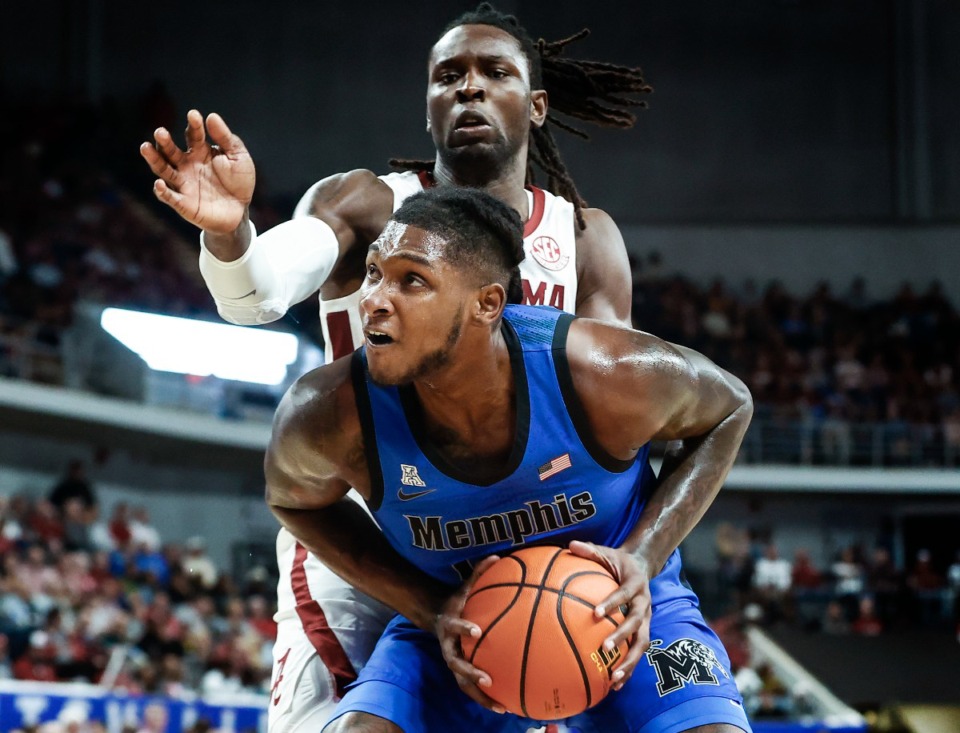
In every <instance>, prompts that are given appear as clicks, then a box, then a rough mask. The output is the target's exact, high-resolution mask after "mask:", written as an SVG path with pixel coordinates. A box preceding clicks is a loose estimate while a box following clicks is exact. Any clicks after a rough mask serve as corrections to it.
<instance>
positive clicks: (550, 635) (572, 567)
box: [461, 546, 628, 720]
mask: <svg viewBox="0 0 960 733" xmlns="http://www.w3.org/2000/svg"><path fill="white" fill-rule="evenodd" d="M618 586H619V584H618V583H617V581H616V580H614V579H613V576H612V575H610V573H609V572H608V571H607V569H606V568H604V567H603V566H602V565H600V564H598V563H596V562H594V561H593V560H588V559H585V558H582V557H577V556H576V555H574V554H572V553H571V552H570V551H569V550H565V549H563V548H561V547H546V546H541V547H529V548H525V549H522V550H518V551H517V552H515V553H513V554H512V555H507V556H506V557H503V558H500V560H498V561H497V562H495V563H494V564H493V565H491V566H490V567H489V568H488V569H487V570H486V571H485V572H484V573H483V575H481V576H480V577H479V578H478V579H477V583H476V585H474V587H473V590H472V591H471V593H470V595H469V597H468V598H467V603H466V606H465V607H464V609H463V617H464V618H465V619H468V620H470V621H472V622H473V623H475V624H477V625H478V626H479V627H480V629H481V635H480V636H479V637H478V638H473V637H470V636H463V637H462V638H461V644H462V646H463V653H464V656H465V657H466V659H467V660H468V661H469V662H470V663H471V664H473V665H474V666H476V667H478V668H479V669H482V670H483V671H484V672H486V673H487V674H488V675H490V678H491V680H492V681H493V685H492V687H489V688H483V691H484V692H485V693H487V694H488V695H489V696H490V697H492V698H493V699H494V700H496V701H497V702H499V703H500V704H501V705H503V706H504V707H505V708H506V709H507V710H509V711H510V712H512V713H516V714H517V715H523V716H525V717H527V718H534V719H536V720H559V719H561V718H568V717H570V716H571V715H576V714H578V713H581V712H583V711H584V710H586V709H587V708H589V707H591V706H593V705H596V704H597V703H598V702H600V701H601V700H602V699H603V698H604V697H606V695H607V693H608V692H610V675H611V674H612V673H613V668H614V666H615V665H616V663H617V662H619V661H620V659H621V658H622V656H623V655H624V654H626V652H627V649H628V644H627V643H626V642H623V643H621V644H620V646H619V647H618V648H616V649H614V650H612V651H607V650H606V649H603V648H602V646H601V645H602V644H603V640H604V639H606V638H607V636H609V635H610V634H611V633H612V632H613V630H614V629H616V628H617V627H618V626H619V625H620V624H621V623H622V622H623V614H622V613H621V612H620V610H619V609H608V610H607V615H606V616H605V617H604V618H602V619H597V618H596V617H595V616H594V614H593V609H594V607H595V606H596V605H597V604H598V603H599V602H600V601H603V600H604V599H605V598H607V596H609V595H610V594H611V593H612V592H613V591H614V590H616V589H617V587H618Z"/></svg>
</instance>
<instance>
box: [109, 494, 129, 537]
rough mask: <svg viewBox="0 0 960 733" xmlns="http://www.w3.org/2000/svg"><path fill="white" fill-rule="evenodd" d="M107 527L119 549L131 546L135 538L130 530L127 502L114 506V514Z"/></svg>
mask: <svg viewBox="0 0 960 733" xmlns="http://www.w3.org/2000/svg"><path fill="white" fill-rule="evenodd" d="M107 527H108V528H109V530H110V536H111V537H112V538H113V541H114V543H115V544H116V546H117V547H126V546H127V544H129V542H130V540H131V539H132V538H133V532H132V531H131V530H130V519H129V517H128V511H127V505H126V502H122V501H121V502H117V503H116V504H114V505H113V513H112V514H111V515H110V522H109V523H108V525H107Z"/></svg>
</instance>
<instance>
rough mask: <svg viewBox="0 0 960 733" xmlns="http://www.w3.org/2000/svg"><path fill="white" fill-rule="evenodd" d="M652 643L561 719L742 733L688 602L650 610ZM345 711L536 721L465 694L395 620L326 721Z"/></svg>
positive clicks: (708, 635)
mask: <svg viewBox="0 0 960 733" xmlns="http://www.w3.org/2000/svg"><path fill="white" fill-rule="evenodd" d="M650 640H651V644H650V648H649V649H648V650H647V652H646V653H645V654H644V656H643V658H641V660H640V662H639V664H638V665H637V667H636V669H635V670H634V673H633V676H632V677H631V678H630V679H629V681H628V682H627V684H626V685H624V687H623V688H622V689H620V690H618V691H612V692H611V693H610V694H609V695H607V697H606V698H605V699H604V700H603V701H602V702H601V703H599V704H598V705H596V706H594V707H592V708H590V709H589V710H587V711H585V712H583V713H581V714H579V715H576V716H573V717H571V718H569V719H567V721H566V725H567V726H568V727H570V728H574V729H576V730H579V731H581V733H680V731H685V730H688V729H690V728H695V727H697V726H700V725H708V724H711V723H729V724H731V725H735V726H738V727H739V728H741V729H743V730H744V731H746V732H747V733H750V731H751V729H750V724H749V722H748V721H747V716H746V714H745V713H744V710H743V701H742V700H741V698H740V693H739V692H738V691H737V686H736V684H734V681H733V677H732V674H731V672H730V660H729V659H728V658H727V653H726V651H725V650H724V648H723V645H722V644H721V643H720V640H719V639H718V638H717V636H716V634H714V633H713V631H711V630H710V628H709V627H708V626H707V625H706V623H705V622H704V620H703V616H702V615H701V614H700V610H699V609H698V608H697V607H696V605H695V604H693V603H692V602H690V601H688V600H678V601H673V602H669V603H665V604H664V605H663V606H658V607H656V608H655V609H654V612H653V616H652V622H651V627H650ZM349 712H366V713H369V714H371V715H375V716H378V717H380V718H385V719H387V720H390V721H392V722H393V723H395V724H396V725H398V726H399V727H400V728H401V729H403V731H404V733H449V731H455V730H482V731H491V732H495V733H525V731H527V730H528V729H529V728H531V727H536V726H537V725H540V724H541V723H542V721H534V722H532V723H531V721H530V719H528V718H523V717H520V716H517V715H512V714H510V713H507V714H504V715H499V714H497V713H494V712H492V711H490V710H487V709H486V708H484V707H483V706H481V705H478V704H477V703H475V702H474V701H473V700H471V699H470V698H469V697H467V696H466V695H465V694H464V693H463V692H462V691H461V690H460V688H459V687H458V686H457V682H456V679H455V678H454V676H453V673H452V672H450V670H449V668H448V667H447V664H446V662H444V661H443V656H442V655H441V653H440V645H439V643H438V642H437V639H436V637H435V636H434V635H433V634H431V633H428V632H425V631H422V630H420V629H418V628H417V627H415V626H414V625H413V624H412V623H410V622H409V621H407V620H406V619H405V618H403V617H402V616H396V617H395V618H394V619H393V620H392V621H391V622H390V623H389V624H388V626H387V628H386V630H385V631H384V632H383V635H382V636H381V637H380V641H379V642H378V643H377V647H376V649H375V650H374V652H373V655H372V656H371V657H370V660H369V662H367V664H366V666H364V668H363V670H362V671H361V672H360V675H359V678H358V679H357V681H356V682H354V683H353V684H352V685H350V686H349V687H348V689H347V693H346V695H344V697H343V699H342V700H341V701H340V703H339V704H338V705H337V708H336V710H335V712H334V715H333V718H332V719H331V720H336V719H337V718H339V717H340V716H342V715H345V714H346V713H349Z"/></svg>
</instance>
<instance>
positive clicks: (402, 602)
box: [264, 357, 502, 712]
mask: <svg viewBox="0 0 960 733" xmlns="http://www.w3.org/2000/svg"><path fill="white" fill-rule="evenodd" d="M350 361H351V357H344V358H342V359H338V360H337V361H335V362H333V363H332V364H329V365H327V366H324V367H320V368H319V369H316V370H314V371H312V372H310V373H308V374H307V375H305V376H303V377H301V378H300V379H299V380H297V382H295V383H294V385H293V386H292V387H291V388H290V389H289V390H288V391H287V394H286V395H285V396H284V398H283V400H282V401H281V402H280V405H279V407H278V408H277V413H276V416H275V418H274V424H273V432H272V435H271V439H270V445H269V447H268V449H267V454H266V459H265V461H264V473H265V475H266V501H267V505H268V506H269V507H270V510H271V511H272V512H273V513H274V515H275V516H276V517H277V519H278V520H279V521H280V523H281V524H282V525H283V526H284V527H286V528H287V529H288V530H289V531H290V533H291V534H292V535H293V536H294V537H296V538H297V540H298V541H299V542H300V544H302V545H303V546H304V547H305V548H306V549H307V550H309V551H310V552H312V553H313V554H315V555H316V556H317V557H319V558H320V559H321V560H322V561H323V563H324V565H326V566H327V567H328V568H330V569H331V570H333V572H335V573H336V574H337V575H339V576H340V577H341V578H343V579H345V580H346V581H347V582H349V583H350V584H351V585H352V586H353V587H355V588H358V589H359V590H361V591H363V592H364V593H366V594H367V595H369V596H371V597H372V598H376V599H377V600H379V601H382V602H383V603H385V604H387V605H388V606H390V607H391V608H393V609H394V610H396V611H398V612H399V613H401V614H403V615H404V616H405V617H406V618H408V619H409V620H410V621H412V622H413V623H414V624H416V625H417V626H419V627H420V628H422V629H424V630H426V631H431V632H433V633H435V634H436V635H437V637H438V639H439V642H440V647H441V650H442V652H443V655H444V659H445V660H446V661H447V664H448V665H449V666H450V669H451V671H452V672H453V673H454V675H455V676H456V678H457V682H458V683H459V685H460V687H461V689H463V691H464V692H465V693H466V694H467V695H469V696H470V697H471V698H472V699H473V700H475V701H476V702H478V703H480V704H481V705H484V706H486V707H489V708H492V709H497V710H498V711H499V712H502V708H500V707H499V706H498V705H497V704H496V703H495V702H494V701H493V700H491V699H490V698H489V697H487V696H486V695H485V694H484V693H483V691H482V689H481V686H488V685H489V684H490V678H489V675H487V674H486V673H485V672H483V671H481V670H479V669H477V668H476V667H474V666H473V665H472V664H470V663H469V662H467V660H466V659H464V658H463V654H462V650H461V648H460V636H461V634H473V635H474V636H478V635H479V634H480V629H479V627H477V626H476V624H473V623H471V622H469V621H466V620H465V619H463V618H462V617H461V612H462V610H463V604H464V603H465V602H466V598H467V595H468V594H469V591H470V588H471V587H472V585H473V582H474V581H475V580H476V578H477V577H479V576H480V574H481V573H482V572H483V570H484V569H485V568H487V567H488V566H489V564H490V563H492V562H493V561H494V560H495V559H496V558H487V559H486V560H484V561H482V562H481V563H479V564H478V565H477V567H476V568H475V571H474V574H473V576H472V577H471V578H470V580H468V581H467V582H466V583H465V584H464V585H463V586H462V587H461V588H459V589H457V590H452V589H451V588H450V587H449V586H447V585H445V584H443V583H440V582H439V581H437V580H436V579H434V578H433V577H431V576H429V575H427V574H426V573H424V572H423V571H422V570H420V569H419V568H417V567H415V566H414V565H412V564H411V563H410V562H408V561H407V560H406V559H404V558H403V557H402V556H401V555H400V554H399V553H398V552H397V551H396V550H395V549H394V548H393V547H392V546H391V545H390V544H389V542H388V541H387V539H386V538H385V537H384V534H383V533H382V532H381V531H380V529H379V528H378V527H377V526H376V524H374V522H373V520H372V519H371V518H370V516H369V515H368V514H367V513H366V512H365V511H364V510H363V509H362V508H361V507H360V505H359V504H357V502H355V501H353V500H352V499H348V498H347V496H346V495H347V492H348V491H349V490H350V487H351V486H353V487H354V488H356V490H357V491H358V492H359V493H360V494H361V495H362V496H364V497H365V498H368V497H369V495H370V474H369V470H368V468H367V459H366V453H365V450H364V443H363V433H362V430H361V427H360V420H359V416H358V415H357V409H356V402H355V396H354V391H353V385H352V382H351V379H350Z"/></svg>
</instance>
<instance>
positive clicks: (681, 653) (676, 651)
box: [644, 639, 730, 697]
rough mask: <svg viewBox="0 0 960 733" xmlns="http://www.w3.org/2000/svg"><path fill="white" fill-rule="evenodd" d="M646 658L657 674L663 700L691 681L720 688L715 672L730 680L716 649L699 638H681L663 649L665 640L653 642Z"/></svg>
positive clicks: (658, 688)
mask: <svg viewBox="0 0 960 733" xmlns="http://www.w3.org/2000/svg"><path fill="white" fill-rule="evenodd" d="M644 656H646V658H647V662H648V663H649V664H650V666H651V667H653V668H654V669H655V670H656V672H657V692H658V693H659V694H660V697H663V696H664V695H666V694H668V693H671V692H674V691H676V690H679V689H681V688H683V687H684V686H686V684H687V683H688V682H689V683H690V684H693V685H719V684H720V682H719V680H718V679H717V676H716V675H715V674H714V670H715V669H719V670H720V673H721V674H722V675H723V676H724V677H726V678H728V679H729V678H730V675H729V674H728V673H727V670H725V669H724V668H723V665H722V664H720V660H719V659H717V655H716V654H715V653H714V651H713V649H711V648H710V647H708V646H707V645H706V644H704V643H703V642H702V641H697V640H696V639H678V640H677V641H675V642H673V643H672V644H670V645H668V646H663V639H654V640H653V641H651V642H650V648H649V649H647V651H646V652H645V653H644Z"/></svg>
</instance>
